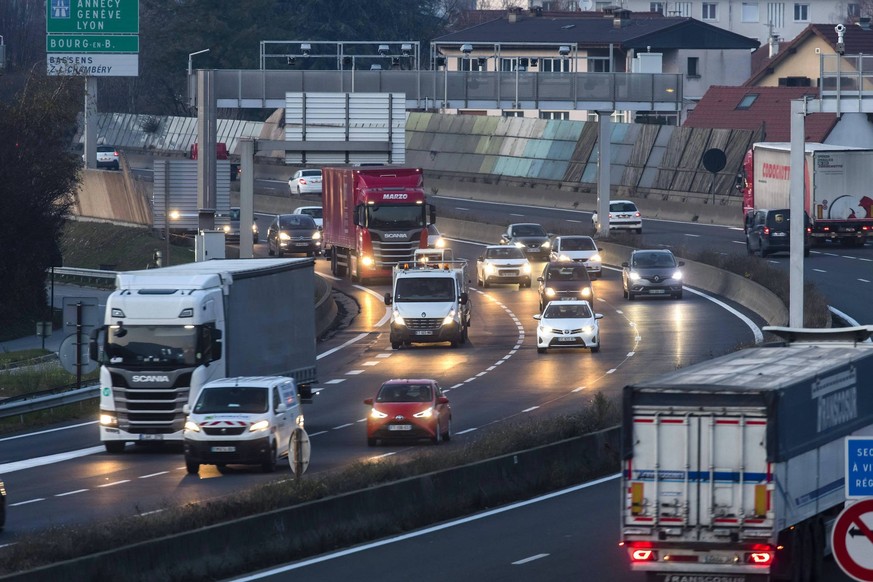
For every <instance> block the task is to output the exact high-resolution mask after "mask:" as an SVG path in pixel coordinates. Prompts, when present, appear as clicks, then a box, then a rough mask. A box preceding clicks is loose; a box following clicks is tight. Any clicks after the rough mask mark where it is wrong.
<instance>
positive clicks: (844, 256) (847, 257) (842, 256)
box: [840, 255, 858, 261]
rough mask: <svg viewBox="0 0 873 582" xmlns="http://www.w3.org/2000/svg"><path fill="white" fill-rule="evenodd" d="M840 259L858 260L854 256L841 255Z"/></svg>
mask: <svg viewBox="0 0 873 582" xmlns="http://www.w3.org/2000/svg"><path fill="white" fill-rule="evenodd" d="M840 258H843V259H852V260H853V261H854V260H855V259H857V258H858V257H853V256H852V255H840Z"/></svg>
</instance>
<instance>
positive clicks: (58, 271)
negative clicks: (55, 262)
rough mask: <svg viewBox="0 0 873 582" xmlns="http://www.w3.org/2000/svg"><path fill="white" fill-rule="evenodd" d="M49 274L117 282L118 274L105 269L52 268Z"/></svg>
mask: <svg viewBox="0 0 873 582" xmlns="http://www.w3.org/2000/svg"><path fill="white" fill-rule="evenodd" d="M49 272H50V273H51V272H53V273H54V274H55V275H60V276H67V277H81V278H83V279H109V280H111V281H115V276H116V275H117V274H118V273H117V272H115V271H107V270H105V269H80V268H78V267H52V268H51V269H49Z"/></svg>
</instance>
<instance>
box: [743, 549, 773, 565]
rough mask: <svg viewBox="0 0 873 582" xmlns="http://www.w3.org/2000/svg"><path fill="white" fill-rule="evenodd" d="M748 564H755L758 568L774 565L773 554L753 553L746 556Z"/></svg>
mask: <svg viewBox="0 0 873 582" xmlns="http://www.w3.org/2000/svg"><path fill="white" fill-rule="evenodd" d="M746 562H748V563H749V564H755V565H756V566H767V565H770V564H772V563H773V553H772V552H752V553H751V554H746Z"/></svg>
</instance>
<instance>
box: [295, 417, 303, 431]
mask: <svg viewBox="0 0 873 582" xmlns="http://www.w3.org/2000/svg"><path fill="white" fill-rule="evenodd" d="M294 422H295V423H296V424H297V426H299V427H300V428H303V424H304V420H303V415H302V414H298V415H297V418H295V419H294Z"/></svg>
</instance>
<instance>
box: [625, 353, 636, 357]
mask: <svg viewBox="0 0 873 582" xmlns="http://www.w3.org/2000/svg"><path fill="white" fill-rule="evenodd" d="M634 354H636V352H628V353H627V357H628V358H629V357H631V356H633V355H634Z"/></svg>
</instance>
